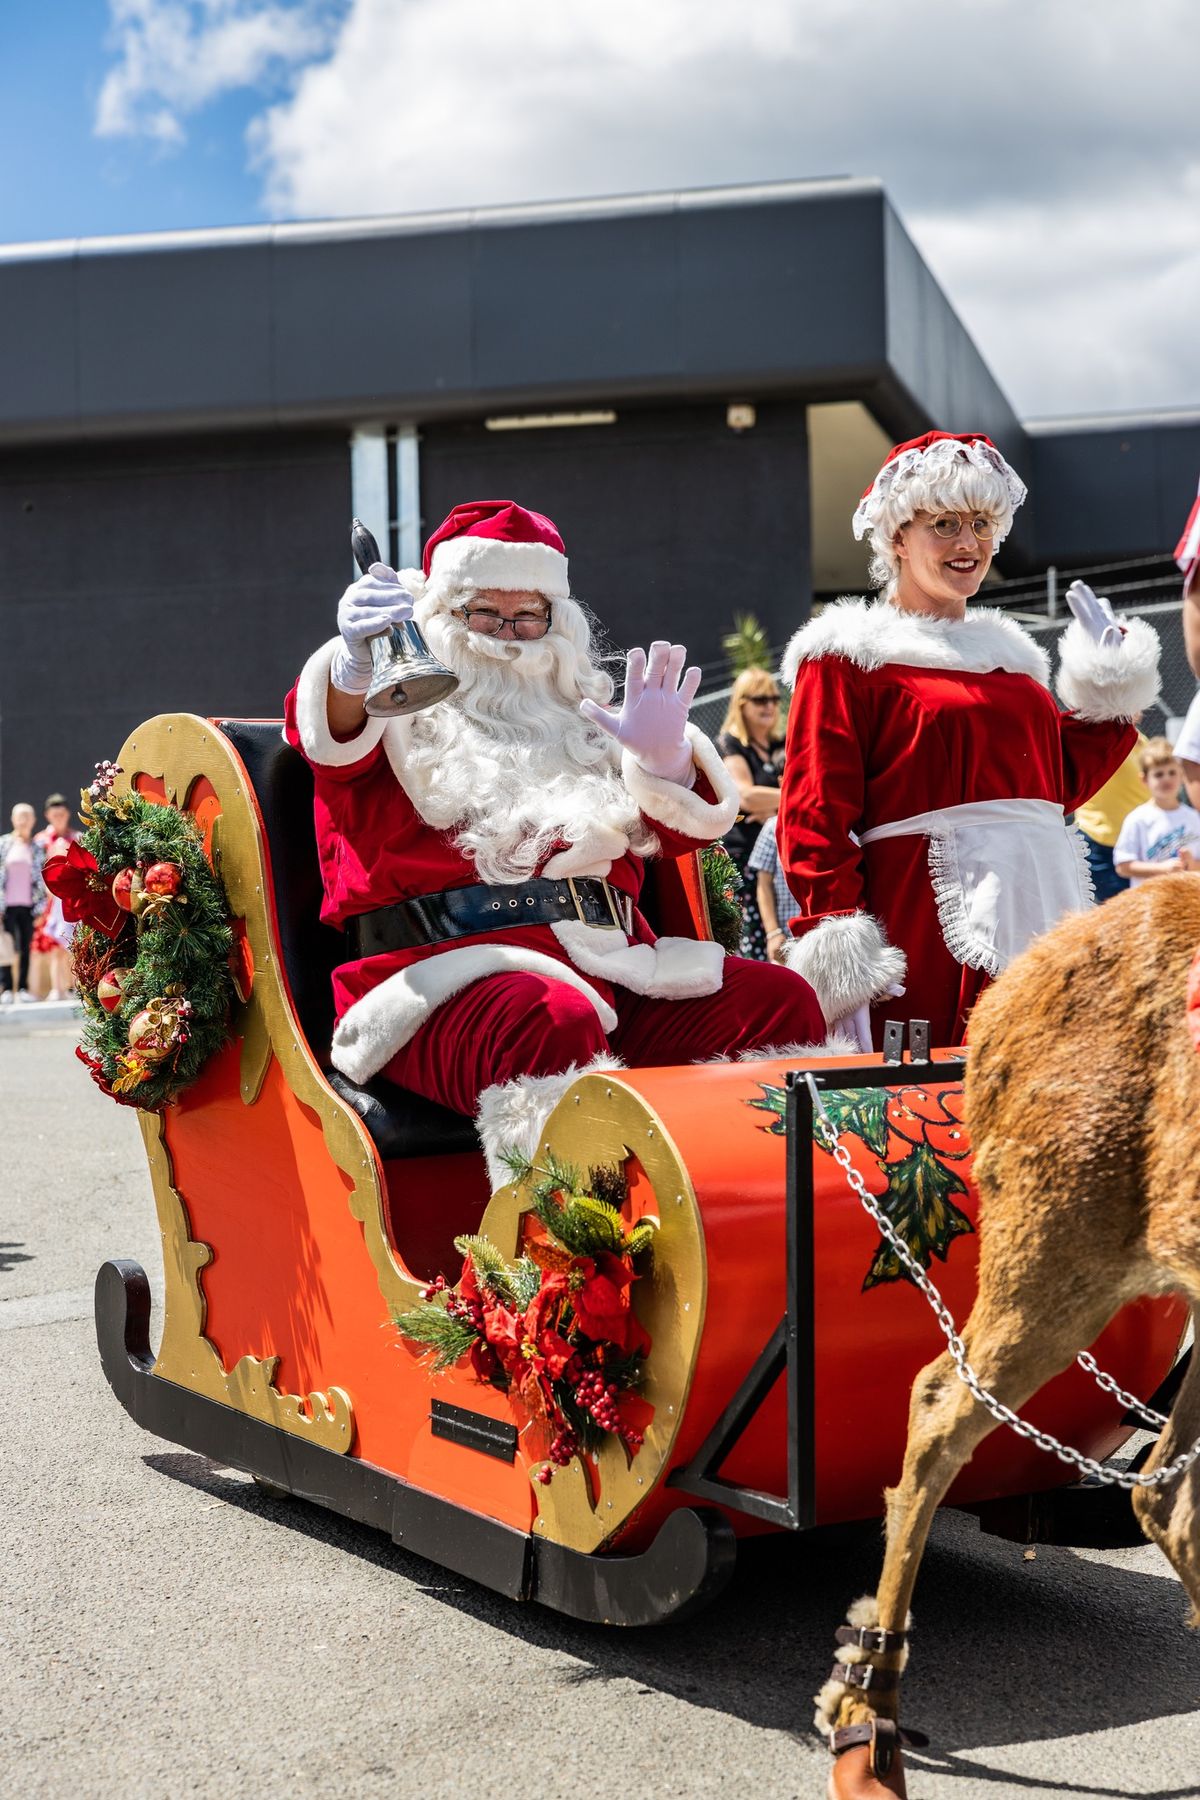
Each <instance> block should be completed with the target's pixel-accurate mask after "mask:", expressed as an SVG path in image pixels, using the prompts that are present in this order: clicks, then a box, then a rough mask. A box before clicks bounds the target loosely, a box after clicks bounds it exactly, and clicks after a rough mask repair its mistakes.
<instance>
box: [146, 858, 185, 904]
mask: <svg viewBox="0 0 1200 1800" xmlns="http://www.w3.org/2000/svg"><path fill="white" fill-rule="evenodd" d="M142 880H143V882H144V883H145V888H146V892H147V893H148V894H165V895H167V896H168V898H170V897H173V896H174V895H175V894H177V893H178V892H179V890H180V888H181V887H182V886H183V870H182V869H181V868H180V867H179V864H178V863H173V862H157V863H151V865H150V867H149V868H148V869H147V870H146V873H145V874H144V875H143V876H142Z"/></svg>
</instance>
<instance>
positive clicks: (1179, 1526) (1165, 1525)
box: [1133, 1305, 1200, 1628]
mask: <svg viewBox="0 0 1200 1800" xmlns="http://www.w3.org/2000/svg"><path fill="white" fill-rule="evenodd" d="M1192 1325H1193V1329H1194V1331H1195V1332H1196V1333H1197V1335H1200V1305H1196V1306H1193V1308H1192ZM1198 1359H1200V1349H1197V1347H1196V1346H1195V1345H1193V1348H1192V1360H1191V1364H1190V1366H1189V1368H1188V1372H1187V1374H1186V1376H1185V1377H1184V1381H1183V1386H1182V1387H1181V1388H1180V1390H1179V1392H1178V1394H1177V1395H1176V1396H1175V1404H1174V1406H1173V1407H1172V1408H1171V1416H1170V1418H1169V1419H1168V1420H1167V1422H1166V1424H1165V1425H1164V1426H1163V1429H1162V1434H1161V1436H1160V1437H1159V1440H1158V1442H1157V1444H1155V1446H1154V1449H1153V1451H1152V1452H1151V1454H1150V1456H1149V1457H1148V1459H1147V1461H1146V1473H1147V1474H1149V1473H1150V1472H1151V1471H1153V1470H1154V1469H1158V1468H1161V1467H1162V1465H1163V1464H1164V1463H1168V1462H1170V1461H1171V1460H1172V1459H1173V1458H1174V1457H1176V1456H1178V1455H1179V1454H1180V1452H1181V1451H1184V1450H1189V1449H1190V1448H1191V1446H1192V1445H1193V1444H1194V1443H1195V1442H1196V1439H1197V1438H1200V1360H1198ZM1133 1510H1134V1513H1135V1515H1136V1517H1137V1521H1138V1524H1139V1525H1140V1526H1141V1528H1142V1530H1143V1531H1144V1532H1145V1534H1146V1536H1147V1537H1148V1538H1149V1539H1150V1541H1151V1543H1153V1544H1157V1545H1158V1547H1159V1549H1160V1550H1161V1551H1162V1553H1163V1555H1164V1556H1165V1557H1166V1559H1167V1561H1168V1562H1169V1563H1170V1565H1171V1567H1172V1568H1173V1569H1174V1571H1175V1573H1176V1574H1177V1575H1178V1577H1179V1579H1180V1581H1181V1582H1182V1583H1183V1588H1184V1592H1185V1593H1186V1594H1187V1597H1188V1599H1189V1600H1190V1602H1191V1615H1190V1617H1189V1619H1188V1623H1189V1624H1190V1625H1193V1626H1196V1627H1197V1628H1200V1462H1196V1463H1193V1464H1192V1466H1191V1468H1190V1469H1185V1470H1184V1472H1183V1474H1182V1475H1178V1476H1176V1478H1175V1480H1174V1481H1169V1482H1167V1484H1166V1486H1165V1487H1160V1488H1134V1490H1133Z"/></svg>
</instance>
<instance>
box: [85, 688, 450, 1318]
mask: <svg viewBox="0 0 1200 1800" xmlns="http://www.w3.org/2000/svg"><path fill="white" fill-rule="evenodd" d="M117 760H118V761H119V763H120V765H121V768H122V769H123V770H124V771H125V773H124V775H123V776H122V777H121V778H120V781H119V786H120V787H121V788H128V787H129V786H130V785H132V782H133V779H134V777H135V776H136V775H138V774H139V773H141V774H145V775H148V776H151V777H157V778H160V779H161V780H162V782H163V785H164V788H165V789H166V792H167V794H168V796H170V797H171V798H172V799H173V800H174V801H175V802H176V803H178V804H183V805H186V804H187V801H188V798H189V796H190V795H191V793H192V790H193V788H194V787H195V784H196V782H197V781H198V780H199V779H200V778H201V776H204V777H206V778H207V779H208V780H209V781H210V782H211V784H212V787H213V790H214V792H215V794H216V796H217V800H218V802H219V805H220V809H221V811H220V818H219V821H218V824H217V830H216V837H215V856H214V860H216V861H217V866H218V870H219V873H220V875H221V877H222V879H223V881H224V883H225V891H226V893H227V894H228V896H229V904H230V907H231V909H232V911H233V912H234V914H235V915H238V916H240V917H242V918H244V920H245V922H246V935H247V938H248V940H249V944H250V951H251V955H252V957H253V960H254V980H253V985H252V987H251V991H250V995H249V998H248V1000H247V1001H246V1003H245V1004H244V1005H243V1006H240V1007H239V1009H238V1013H237V1016H236V1017H235V1019H234V1031H235V1033H236V1035H237V1036H238V1037H240V1038H241V1040H242V1058H241V1071H240V1079H241V1095H242V1100H243V1102H244V1103H245V1104H246V1105H247V1106H253V1105H254V1103H255V1101H256V1100H257V1098H258V1095H259V1093H260V1092H261V1089H262V1083H263V1080H264V1078H265V1074H266V1070H267V1068H268V1066H269V1063H270V1059H271V1057H272V1056H274V1057H275V1058H276V1059H277V1061H278V1062H279V1064H280V1067H281V1068H282V1070H283V1074H284V1078H285V1079H286V1081H287V1083H288V1086H289V1087H290V1088H291V1090H292V1092H293V1093H294V1094H295V1095H296V1096H297V1098H298V1099H300V1100H302V1101H303V1102H304V1103H305V1104H306V1105H307V1106H309V1107H311V1108H312V1109H313V1111H314V1112H315V1113H316V1114H317V1116H318V1117H319V1119H320V1121H321V1127H322V1130H323V1133H324V1137H325V1143H326V1145H327V1147H328V1149H329V1153H330V1156H331V1157H332V1158H333V1161H334V1162H335V1163H336V1164H337V1166H338V1168H339V1169H341V1171H342V1173H343V1174H344V1176H345V1177H346V1180H347V1182H348V1183H349V1184H350V1195H349V1205H350V1211H351V1213H352V1214H353V1216H354V1217H355V1218H356V1219H357V1220H359V1222H360V1223H361V1225H362V1228H363V1238H364V1241H365V1244H366V1248H367V1253H368V1255H369V1256H370V1258H371V1261H372V1263H373V1265H374V1268H375V1272H376V1275H377V1277H378V1280H379V1285H380V1289H381V1291H382V1294H383V1298H384V1300H385V1301H386V1302H387V1304H388V1305H389V1306H390V1307H391V1308H392V1309H393V1311H405V1310H406V1309H407V1308H408V1307H410V1306H414V1305H415V1304H416V1302H417V1298H418V1295H419V1291H420V1283H419V1282H418V1281H415V1280H414V1279H413V1278H412V1277H411V1276H410V1275H409V1274H408V1273H407V1271H406V1270H405V1269H404V1268H403V1267H402V1266H401V1265H400V1263H398V1262H397V1260H396V1258H395V1255H394V1254H393V1251H392V1247H391V1244H390V1242H389V1238H388V1230H387V1214H386V1188H385V1184H384V1179H383V1171H382V1168H381V1167H380V1164H379V1159H378V1157H377V1155H376V1153H375V1146H374V1144H373V1143H372V1142H371V1139H370V1137H369V1136H368V1134H367V1131H366V1128H365V1127H364V1125H363V1124H362V1121H361V1120H360V1119H359V1118H358V1116H357V1114H356V1113H355V1112H354V1111H353V1109H352V1108H351V1107H349V1106H347V1105H346V1104H345V1102H344V1101H342V1100H340V1099H339V1098H338V1096H337V1095H336V1094H335V1093H334V1092H333V1089H332V1088H331V1087H330V1086H329V1083H328V1082H327V1081H326V1079H325V1077H324V1075H323V1073H322V1071H321V1068H320V1065H319V1064H318V1063H317V1061H316V1059H315V1058H314V1056H313V1053H312V1051H311V1049H310V1048H309V1045H308V1044H307V1043H306V1041H305V1038H304V1035H303V1033H302V1031H301V1030H300V1027H299V1023H298V1021H297V1019H296V1016H295V1013H294V1011H293V1009H292V1003H291V1000H290V998H289V996H288V993H287V989H286V987H285V985H284V983H283V980H282V978H281V974H280V970H281V966H282V964H281V957H280V951H279V942H278V937H277V934H276V930H275V921H274V919H273V917H272V916H271V909H270V906H269V905H268V902H267V894H268V881H267V874H266V854H265V849H264V845H263V835H262V826H261V823H260V821H259V815H258V809H257V807H256V806H255V804H254V802H253V799H252V796H251V794H250V793H249V791H248V783H247V781H246V777H245V773H244V771H243V768H242V764H241V760H240V758H239V757H238V756H237V755H236V753H235V751H234V749H233V746H232V745H231V744H230V742H229V740H228V739H227V738H226V737H225V736H224V734H223V733H222V732H221V731H220V729H219V728H218V727H217V726H215V725H212V724H210V723H209V721H208V720H206V719H202V718H199V717H198V716H197V715H196V714H194V713H160V714H159V715H158V716H157V717H155V718H153V719H149V720H147V722H146V723H145V724H144V725H140V726H139V727H138V729H137V730H136V731H134V732H133V733H132V734H131V736H130V737H129V738H127V739H126V741H125V743H124V745H123V746H122V748H121V751H120V754H119V757H118V759H117Z"/></svg>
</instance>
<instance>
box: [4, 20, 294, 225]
mask: <svg viewBox="0 0 1200 1800" xmlns="http://www.w3.org/2000/svg"><path fill="white" fill-rule="evenodd" d="M108 31H109V10H108V5H107V0H40V4H39V3H38V0H0V166H2V167H3V168H4V169H5V170H7V171H8V175H7V178H6V179H5V180H4V181H3V182H2V183H0V242H3V243H16V242H26V241H31V240H41V239H46V238H59V237H89V236H96V235H104V236H108V235H111V234H113V233H121V232H127V231H167V230H177V229H179V228H180V227H184V226H191V225H233V224H245V223H248V222H250V221H252V220H255V219H260V218H261V217H262V216H263V214H262V207H261V204H260V189H261V183H260V181H259V179H258V177H257V176H255V175H252V174H251V173H250V171H249V169H248V168H247V165H246V153H245V145H244V141H243V139H244V133H245V129H246V126H247V124H248V123H249V120H250V119H251V117H252V116H253V114H254V113H255V112H257V111H258V110H260V108H261V105H262V96H261V95H260V94H258V93H256V92H254V91H253V90H248V89H239V90H237V91H235V92H233V93H229V94H226V95H225V96H223V97H222V98H221V99H219V100H217V101H216V102H214V103H213V104H212V105H211V106H210V107H208V108H207V109H206V110H205V112H204V114H203V116H202V118H200V119H199V120H198V121H197V122H196V125H195V131H194V137H193V138H192V139H190V140H189V142H188V143H187V144H186V145H185V146H184V147H183V149H182V150H180V151H176V152H164V151H163V150H161V149H159V148H157V147H156V146H155V145H154V144H152V143H150V142H148V141H147V140H145V139H143V138H132V139H130V138H118V139H109V140H107V141H102V140H100V139H98V138H97V137H96V136H95V134H94V121H95V112H96V102H97V99H98V96H99V93H100V89H101V86H102V83H103V81H104V77H105V75H106V73H107V72H108V69H109V68H110V67H111V64H112V56H111V53H110V52H109V51H108V50H107V49H106V45H105V40H106V37H107V34H108Z"/></svg>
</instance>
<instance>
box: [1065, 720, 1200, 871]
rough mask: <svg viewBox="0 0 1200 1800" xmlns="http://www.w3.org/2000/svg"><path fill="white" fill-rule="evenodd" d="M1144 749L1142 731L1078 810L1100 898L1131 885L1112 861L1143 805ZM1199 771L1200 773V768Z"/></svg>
mask: <svg viewBox="0 0 1200 1800" xmlns="http://www.w3.org/2000/svg"><path fill="white" fill-rule="evenodd" d="M1135 723H1136V721H1135ZM1145 748H1146V739H1145V737H1144V736H1143V735H1142V733H1141V732H1140V731H1139V732H1138V738H1137V743H1136V744H1135V745H1134V746H1133V749H1132V750H1131V751H1130V752H1129V755H1128V756H1127V757H1126V758H1125V761H1124V762H1123V763H1122V764H1121V766H1120V768H1119V769H1118V770H1117V772H1116V774H1115V775H1110V776H1109V778H1108V780H1107V781H1106V782H1105V784H1104V786H1103V787H1102V788H1100V789H1098V790H1097V792H1096V793H1094V794H1093V795H1092V797H1091V799H1090V800H1085V801H1084V803H1083V805H1082V806H1077V807H1076V809H1075V824H1076V826H1077V827H1078V830H1079V833H1080V835H1081V836H1082V838H1083V843H1084V848H1085V850H1086V851H1087V859H1088V868H1089V869H1090V870H1091V872H1092V887H1093V889H1094V890H1095V894H1096V899H1097V900H1098V901H1099V900H1111V899H1112V898H1113V896H1114V895H1115V894H1122V893H1124V891H1125V889H1126V888H1127V887H1128V886H1129V883H1128V882H1127V881H1126V880H1125V879H1124V878H1123V877H1122V876H1120V875H1118V874H1117V870H1116V865H1115V863H1114V862H1113V846H1114V845H1115V844H1116V841H1117V835H1118V833H1119V832H1120V829H1121V826H1122V824H1123V823H1124V821H1125V819H1126V818H1127V817H1128V815H1129V814H1130V813H1131V812H1132V811H1133V810H1134V808H1135V807H1137V806H1141V804H1142V802H1143V801H1144V800H1145V797H1146V784H1145V782H1144V781H1143V780H1142V770H1141V761H1140V758H1141V753H1142V751H1143V750H1144V749H1145ZM1197 773H1198V774H1200V770H1198V771H1197Z"/></svg>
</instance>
